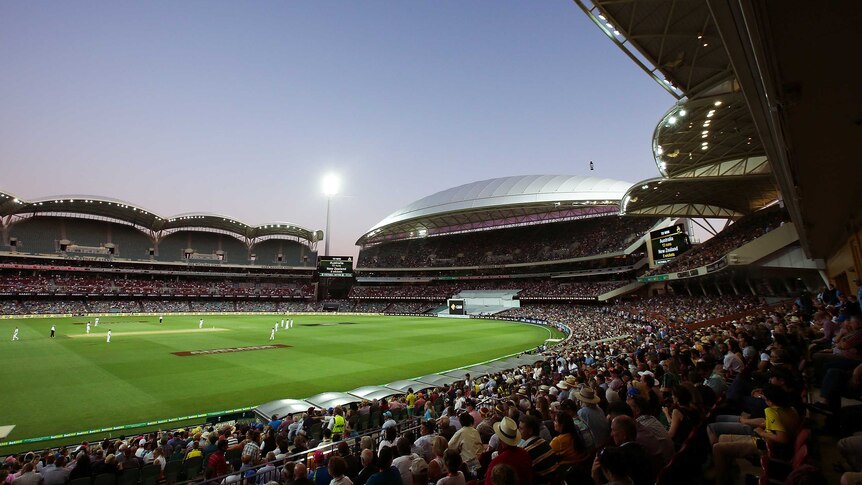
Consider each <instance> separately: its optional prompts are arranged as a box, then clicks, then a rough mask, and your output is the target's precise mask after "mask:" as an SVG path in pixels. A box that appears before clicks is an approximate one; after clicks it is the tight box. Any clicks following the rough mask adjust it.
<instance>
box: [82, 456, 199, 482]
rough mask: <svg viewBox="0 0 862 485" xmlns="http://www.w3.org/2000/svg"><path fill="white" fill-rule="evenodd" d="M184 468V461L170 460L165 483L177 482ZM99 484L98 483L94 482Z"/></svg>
mask: <svg viewBox="0 0 862 485" xmlns="http://www.w3.org/2000/svg"><path fill="white" fill-rule="evenodd" d="M192 459H194V458H192ZM182 469H183V462H181V461H169V462H168V463H167V464H166V465H165V472H164V475H165V483H166V484H168V485H173V484H174V483H176V482H177V479H178V478H179V475H180V471H182ZM94 485H97V484H94Z"/></svg>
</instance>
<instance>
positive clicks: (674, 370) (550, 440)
mask: <svg viewBox="0 0 862 485" xmlns="http://www.w3.org/2000/svg"><path fill="white" fill-rule="evenodd" d="M677 298H678V299H679V301H688V300H687V299H685V298H679V297H677ZM673 301H674V298H671V297H666V298H664V299H661V302H660V304H665V305H671V306H667V308H682V309H683V310H681V311H680V310H677V311H678V312H679V313H688V312H690V311H691V310H690V309H689V307H688V303H682V304H675V303H671V302H673ZM692 301H696V299H693V300H692ZM699 301H700V302H701V305H703V306H710V307H713V310H711V311H710V312H709V315H727V314H732V313H736V312H738V311H739V310H745V311H747V312H748V314H747V315H746V317H745V318H741V319H739V320H733V321H728V322H723V323H721V324H716V325H711V326H708V327H704V328H699V329H697V330H689V329H688V327H687V326H685V325H680V324H675V323H671V322H665V321H661V320H654V319H651V318H650V316H649V315H648V314H645V313H644V311H643V308H653V307H649V306H644V307H642V308H639V307H638V304H637V303H635V302H623V303H620V304H618V305H615V306H602V307H599V306H586V305H582V306H578V305H566V304H535V305H530V306H527V307H523V308H521V309H517V310H510V312H509V313H508V314H507V315H508V316H512V317H524V318H530V319H535V318H541V319H544V320H547V321H549V322H553V323H557V324H561V325H564V326H566V327H568V328H569V330H570V332H571V336H570V338H568V339H566V340H564V341H563V342H561V343H560V344H559V345H557V346H552V347H550V348H545V347H544V346H543V347H542V348H540V349H538V350H539V352H541V356H540V357H539V358H538V359H537V360H538V361H539V362H538V363H537V364H536V365H528V366H522V367H519V368H514V369H510V370H506V371H502V372H494V373H491V374H489V375H484V376H476V377H471V376H470V375H469V374H467V375H465V376H464V379H463V380H462V381H459V382H457V383H456V384H453V385H452V386H445V387H437V388H428V389H421V390H419V389H417V391H421V392H417V393H414V392H413V391H412V390H410V391H409V392H408V393H407V394H406V395H401V396H395V397H393V398H392V399H389V400H385V399H384V400H379V401H377V400H375V401H371V402H368V401H365V402H357V403H353V404H350V405H349V406H345V407H343V408H335V409H331V410H329V411H328V412H327V413H324V414H325V416H321V415H319V414H318V413H316V412H314V411H313V410H310V411H309V412H308V413H306V414H304V415H297V416H295V417H289V418H288V419H283V418H284V417H277V416H276V417H273V419H272V420H271V421H270V422H268V423H261V424H260V425H258V426H252V427H247V426H240V427H233V426H224V427H221V428H219V429H193V430H190V431H188V432H186V431H185V430H183V431H177V433H175V434H173V435H172V434H163V435H144V436H137V437H134V438H129V439H123V440H107V441H105V442H103V443H101V444H99V445H93V446H89V445H82V447H83V449H79V450H75V451H74V452H72V453H71V454H70V453H69V450H60V451H59V452H57V453H51V454H41V455H40V454H31V455H29V456H28V455H18V456H13V457H12V458H11V459H7V460H6V461H5V463H6V465H5V467H4V472H5V473H8V474H10V475H11V476H12V477H13V478H12V480H8V478H7V481H8V482H12V483H15V482H16V481H18V480H22V481H21V482H20V483H21V485H26V484H29V483H34V482H32V481H28V480H32V479H33V478H32V475H28V474H33V473H37V474H39V473H43V471H44V470H49V472H48V473H46V475H49V474H50V473H53V472H52V471H50V470H53V469H52V468H50V466H51V463H49V460H51V459H53V460H54V461H55V462H56V460H57V459H58V458H60V457H63V458H62V459H61V461H60V463H61V465H60V466H61V467H64V468H65V469H67V470H68V473H69V475H72V474H73V473H75V474H76V475H77V476H87V475H88V474H94V473H97V472H96V471H95V468H93V467H95V466H96V464H98V467H99V468H98V469H99V473H101V472H102V471H104V468H102V467H105V466H108V467H111V463H116V462H117V461H118V460H119V461H121V462H122V465H119V464H118V465H117V466H118V467H119V468H123V467H126V466H139V465H140V464H141V463H148V462H152V463H157V464H159V465H160V466H163V465H162V461H160V460H159V458H160V457H162V459H163V460H182V459H184V458H186V457H188V456H189V455H190V453H193V452H194V453H195V454H197V451H198V450H200V451H201V453H202V454H203V455H204V456H205V457H206V459H207V460H208V463H210V464H211V465H212V466H211V467H210V468H211V469H210V470H209V472H208V476H209V477H215V476H221V475H229V474H231V473H235V474H237V475H236V477H237V480H239V479H241V477H246V478H249V477H255V479H260V478H264V475H262V474H267V475H265V479H266V481H268V480H275V481H277V482H279V483H305V482H302V481H300V479H301V477H304V476H306V475H307V474H309V473H310V474H312V475H313V477H314V478H316V477H317V476H321V475H323V474H324V471H325V473H328V474H330V475H331V476H330V477H327V478H326V482H328V481H329V480H331V479H332V478H335V479H337V480H339V481H336V482H335V483H378V482H379V480H381V479H383V478H384V477H389V475H391V477H390V478H387V479H391V481H390V482H386V483H405V482H404V480H405V479H407V478H408V477H410V479H409V481H408V482H407V483H419V484H426V483H444V484H445V483H453V482H452V480H446V479H447V478H451V479H454V480H456V481H457V483H464V481H465V480H469V479H471V478H478V479H480V480H481V479H484V480H485V481H486V483H497V482H495V481H494V480H495V477H499V476H504V475H506V474H509V475H515V476H518V477H519V480H521V481H520V482H519V483H539V484H542V483H556V482H557V481H558V480H560V479H563V478H565V479H566V480H567V481H568V482H569V483H593V484H596V485H599V484H602V483H606V482H612V483H633V484H652V483H654V482H655V480H656V478H657V476H658V475H659V474H661V473H667V470H668V469H669V468H668V467H669V464H670V467H673V466H676V467H678V468H680V467H682V468H684V469H685V471H686V475H685V479H686V480H688V481H690V482H692V483H694V482H696V481H698V480H699V479H701V478H704V479H706V480H707V481H710V482H714V483H717V484H720V485H724V484H727V483H731V482H732V481H733V480H734V478H735V477H734V476H733V475H734V474H735V473H737V471H736V468H735V467H734V460H735V459H736V458H745V457H758V456H759V455H760V454H761V453H762V451H761V449H760V448H759V446H760V445H759V444H758V440H762V443H763V449H765V450H768V453H769V455H770V457H771V458H775V459H789V458H790V457H791V456H792V455H793V454H794V453H795V452H798V446H797V445H796V444H795V443H796V441H797V436H800V435H801V436H802V437H803V438H804V437H805V435H804V432H803V428H804V427H805V426H806V425H805V423H804V422H803V420H802V418H803V417H804V416H805V415H806V414H807V413H808V412H809V407H807V406H806V405H805V402H804V401H803V395H804V391H805V386H806V380H805V378H804V375H803V374H802V373H801V371H802V370H804V369H806V365H805V364H806V363H811V362H813V368H812V369H811V370H812V372H813V377H814V381H815V382H817V383H820V385H821V393H820V394H821V396H822V397H821V399H820V401H819V402H818V405H817V406H815V408H818V409H822V412H825V413H829V415H830V416H831V419H834V420H836V421H834V422H835V423H836V426H834V432H835V433H837V434H839V435H844V434H849V433H852V432H853V431H857V430H859V429H860V428H862V425H859V424H858V423H860V422H862V421H860V420H859V419H858V417H859V415H860V413H862V406H857V407H855V408H841V405H840V403H841V397H842V396H848V395H849V396H853V397H859V396H860V393H862V384H860V382H862V320H860V314H862V311H860V307H859V303H858V301H857V299H856V298H855V297H853V296H850V295H842V294H841V292H840V291H837V290H835V289H834V288H825V289H824V290H823V291H821V292H819V293H818V294H817V295H816V296H813V295H810V294H803V295H801V296H800V297H799V298H798V299H797V300H796V302H794V303H792V304H790V303H788V304H786V305H784V306H781V307H771V308H768V307H764V306H762V305H759V304H758V302H757V301H756V300H745V299H740V298H737V299H730V298H725V297H721V298H713V299H706V298H703V297H701V298H700V300H699ZM321 303H322V304H326V303H330V304H331V303H340V302H332V301H330V302H321ZM654 303H655V302H654ZM644 305H646V302H644ZM716 307H720V308H716ZM800 363H802V365H800ZM396 410H397V413H398V414H402V413H403V412H406V414H407V415H408V416H416V417H420V416H421V418H420V420H421V421H422V426H421V428H420V431H419V433H418V436H417V435H416V434H413V433H412V432H408V433H403V434H401V435H400V436H399V435H398V432H397V431H396V429H397V426H396V423H395V421H394V420H392V419H390V416H389V414H388V413H393V412H394V411H396ZM368 414H371V415H374V416H382V418H381V421H380V422H372V423H371V426H379V425H382V427H383V432H382V433H381V439H380V441H379V442H375V441H374V440H373V439H371V438H370V437H369V438H363V440H362V441H361V444H360V447H359V449H358V450H355V451H354V450H351V449H350V446H348V445H347V443H346V442H345V443H344V445H342V444H340V443H339V446H337V448H336V449H337V451H334V452H332V453H330V454H328V455H327V454H325V453H323V452H320V453H318V452H314V453H313V454H312V456H311V457H310V458H309V459H308V460H307V463H302V462H303V461H305V457H306V453H305V451H306V450H309V449H313V448H314V447H315V446H316V445H319V444H323V445H326V444H328V443H336V442H338V441H339V439H340V438H341V437H342V436H355V435H356V433H357V429H358V428H359V427H360V426H358V425H357V424H358V423H359V422H361V420H362V416H363V415H368ZM704 419H706V420H708V422H710V423H712V424H709V425H708V426H703V425H702V423H703V421H704ZM390 421H391V422H392V424H389V423H390ZM827 422H828V421H827ZM839 422H840V423H844V426H837V423H839ZM316 423H319V424H321V425H322V426H321V428H322V429H324V431H323V432H322V434H317V433H316V432H312V430H313V429H314V428H315V424H316ZM330 423H331V424H330ZM335 426H338V428H337V429H336V428H335ZM390 428H391V431H390ZM334 429H335V430H336V431H338V433H335V436H332V434H333V432H332V430H334ZM327 430H328V431H329V433H327ZM701 441H702V442H703V443H704V446H703V450H702V453H704V454H703V456H700V457H695V456H692V453H697V451H691V448H695V449H700V448H698V446H697V445H696V444H695V443H697V442H701ZM860 441H862V439H858V438H855V437H848V438H844V439H843V440H842V441H841V442H839V451H840V452H841V454H842V457H843V458H844V459H846V463H845V464H839V465H836V466H843V467H845V468H846V469H847V470H848V471H847V475H845V477H844V479H845V481H844V483H854V482H852V481H851V479H854V478H855V475H851V474H852V473H858V472H860V471H862V470H860V469H859V465H860V463H862V446H860ZM803 444H804V442H803ZM685 446H688V447H691V448H689V450H690V451H689V454H688V455H686V456H687V459H685V460H673V458H674V456H675V455H677V454H678V453H680V451H681V449H682V448H683V447H685ZM227 450H236V451H237V453H238V454H237V456H241V457H242V459H241V460H238V461H237V463H232V464H230V463H227V462H226V461H225V460H224V458H225V455H224V452H225V451H227ZM366 450H367V451H366ZM356 451H358V452H359V453H356ZM82 452H83V453H82ZM220 453H221V454H220ZM270 453H272V454H271V455H270ZM50 455H53V457H52V456H50ZM109 455H111V456H112V457H113V459H112V460H109V459H108V456H109ZM66 457H71V458H72V459H73V460H74V462H75V464H74V465H72V466H66V463H67V461H66ZM212 457H215V458H212ZM246 457H247V458H246ZM351 458H352V459H351ZM283 459H290V460H293V461H289V462H288V463H284V464H282V463H281V462H280V460H283ZM672 460H673V463H676V465H673V464H672ZM342 461H344V462H345V463H353V466H349V465H345V463H341V462H342ZM704 462H705V463H706V465H705V466H703V467H702V464H703V463H704ZM28 464H29V465H28ZM276 466H278V468H276ZM393 466H394V468H393ZM79 467H81V468H80V469H79ZM306 467H307V468H306ZM55 468H56V465H55ZM76 469H79V470H78V472H75V470H76ZM807 470H808V473H810V474H811V475H812V477H816V469H807ZM850 470H852V471H850ZM62 473H65V471H64V472H62ZM272 473H276V476H273V475H272ZM375 474H377V478H371V479H369V477H371V476H374V475H375ZM381 474H382V475H381ZM701 474H703V477H701ZM343 477H347V479H349V482H348V481H344V480H343ZM396 477H398V479H397V480H396ZM440 479H444V481H442V482H440V481H439V480H440ZM230 481H231V480H230V479H229V480H228V482H230ZM253 481H257V480H253ZM326 482H323V483H326ZM505 483H512V482H505Z"/></svg>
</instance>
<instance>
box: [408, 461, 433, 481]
mask: <svg viewBox="0 0 862 485" xmlns="http://www.w3.org/2000/svg"><path fill="white" fill-rule="evenodd" d="M410 475H411V477H412V478H413V480H412V481H411V482H409V483H408V485H409V484H413V485H428V463H426V462H425V460H424V459H423V458H421V457H419V458H416V459H414V460H413V463H411V464H410Z"/></svg>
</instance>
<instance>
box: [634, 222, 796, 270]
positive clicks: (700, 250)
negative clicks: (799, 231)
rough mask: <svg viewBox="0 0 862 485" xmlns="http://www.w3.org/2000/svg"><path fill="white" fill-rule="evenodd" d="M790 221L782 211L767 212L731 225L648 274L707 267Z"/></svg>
mask: <svg viewBox="0 0 862 485" xmlns="http://www.w3.org/2000/svg"><path fill="white" fill-rule="evenodd" d="M789 221H790V216H789V215H788V214H787V211H785V210H783V209H779V208H771V209H764V210H763V211H760V212H756V213H754V214H752V215H750V216H748V217H745V218H742V219H740V220H739V221H737V222H735V223H733V224H731V225H730V226H729V227H728V228H727V229H724V230H723V231H721V232H719V233H718V234H716V235H715V237H713V238H711V239H709V240H708V241H706V242H705V243H703V244H700V245H698V246H694V247H692V248H691V249H689V250H688V251H686V252H684V253H682V255H680V256H677V257H676V258H674V259H672V260H670V261H669V262H668V263H666V264H663V265H661V266H658V267H656V268H654V269H652V270H650V271H649V272H648V273H647V274H665V273H675V272H679V271H686V270H689V269H694V268H699V267H701V266H706V265H708V264H710V263H714V262H715V261H717V260H719V259H720V258H721V257H722V256H724V255H726V254H727V253H729V252H730V251H733V250H734V249H736V248H738V247H740V246H742V245H744V244H746V243H749V242H751V241H753V240H755V239H757V238H759V237H760V236H762V235H764V234H766V233H767V232H769V231H772V230H773V229H776V228H778V227H779V226H781V225H782V224H784V223H785V222H789Z"/></svg>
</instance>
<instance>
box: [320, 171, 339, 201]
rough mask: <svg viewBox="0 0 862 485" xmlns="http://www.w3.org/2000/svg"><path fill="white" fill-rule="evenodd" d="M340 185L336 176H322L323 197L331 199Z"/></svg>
mask: <svg viewBox="0 0 862 485" xmlns="http://www.w3.org/2000/svg"><path fill="white" fill-rule="evenodd" d="M339 184H340V180H338V175H336V174H334V173H328V174H326V175H324V176H323V195H325V196H327V197H332V196H333V195H335V194H337V193H338V186H339Z"/></svg>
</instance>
